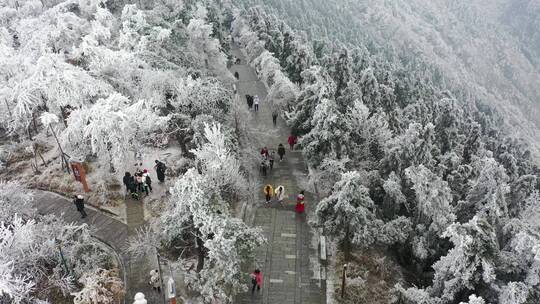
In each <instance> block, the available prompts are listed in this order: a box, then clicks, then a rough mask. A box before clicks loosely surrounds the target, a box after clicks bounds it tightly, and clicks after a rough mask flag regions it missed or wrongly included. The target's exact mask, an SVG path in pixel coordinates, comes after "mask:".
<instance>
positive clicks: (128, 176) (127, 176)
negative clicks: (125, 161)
mask: <svg viewBox="0 0 540 304" xmlns="http://www.w3.org/2000/svg"><path fill="white" fill-rule="evenodd" d="M132 179H133V178H132V177H131V173H129V172H126V174H124V178H123V179H122V182H123V183H124V185H125V186H126V192H129V183H130V182H131V180H132Z"/></svg>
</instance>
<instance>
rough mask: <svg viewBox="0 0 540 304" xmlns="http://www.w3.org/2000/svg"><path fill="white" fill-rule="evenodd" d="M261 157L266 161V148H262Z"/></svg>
mask: <svg viewBox="0 0 540 304" xmlns="http://www.w3.org/2000/svg"><path fill="white" fill-rule="evenodd" d="M261 156H262V157H264V158H265V159H268V148H267V147H264V148H262V149H261Z"/></svg>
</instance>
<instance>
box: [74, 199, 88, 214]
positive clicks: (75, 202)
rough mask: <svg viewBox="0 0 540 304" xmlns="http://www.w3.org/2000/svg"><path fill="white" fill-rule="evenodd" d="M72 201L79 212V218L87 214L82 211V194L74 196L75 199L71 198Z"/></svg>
mask: <svg viewBox="0 0 540 304" xmlns="http://www.w3.org/2000/svg"><path fill="white" fill-rule="evenodd" d="M73 203H74V204H75V207H77V211H79V212H80V213H81V218H85V217H87V216H88V215H87V214H86V212H85V211H84V197H83V196H82V195H77V196H75V200H73Z"/></svg>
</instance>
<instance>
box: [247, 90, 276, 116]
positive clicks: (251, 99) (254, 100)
mask: <svg viewBox="0 0 540 304" xmlns="http://www.w3.org/2000/svg"><path fill="white" fill-rule="evenodd" d="M246 102H247V105H248V108H249V110H252V109H253V111H255V112H258V111H259V104H260V102H261V100H260V99H259V95H255V96H251V95H246ZM276 119H277V116H276Z"/></svg>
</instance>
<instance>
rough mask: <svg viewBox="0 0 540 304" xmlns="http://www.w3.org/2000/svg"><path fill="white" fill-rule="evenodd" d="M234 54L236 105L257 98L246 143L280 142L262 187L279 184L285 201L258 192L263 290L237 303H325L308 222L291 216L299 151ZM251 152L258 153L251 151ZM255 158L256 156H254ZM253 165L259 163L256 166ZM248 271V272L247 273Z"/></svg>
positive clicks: (299, 182) (300, 168)
mask: <svg viewBox="0 0 540 304" xmlns="http://www.w3.org/2000/svg"><path fill="white" fill-rule="evenodd" d="M232 53H233V54H234V55H235V56H236V57H238V58H241V59H242V60H241V64H239V65H233V66H232V67H231V68H230V69H231V72H233V73H234V72H238V73H239V75H240V79H239V81H238V82H237V90H238V95H239V96H240V97H239V98H238V99H237V102H239V103H240V106H245V107H247V103H246V100H245V95H246V94H249V95H256V94H257V95H259V97H260V99H261V103H260V106H259V108H260V110H259V112H257V113H255V112H250V117H249V122H248V125H247V128H248V135H247V136H248V140H247V142H248V143H249V145H250V146H252V147H253V148H254V149H257V150H260V148H262V147H263V146H267V147H268V148H269V149H270V150H276V157H277V147H278V144H279V143H282V144H283V145H284V146H285V147H286V148H287V153H286V154H285V159H284V161H283V162H280V161H279V158H278V159H277V160H276V161H275V164H274V169H273V171H272V172H270V173H269V175H268V176H267V177H265V178H263V177H261V179H262V184H263V185H266V184H272V185H273V186H274V187H275V186H277V185H283V186H284V187H285V192H286V194H287V198H286V199H285V204H284V206H281V205H279V204H278V203H276V202H272V203H271V204H268V205H267V204H264V203H263V202H264V197H263V191H262V190H263V189H262V188H261V189H260V192H259V201H258V202H253V204H256V205H257V206H256V207H255V208H254V211H255V212H254V214H253V219H254V221H253V225H254V226H259V227H261V228H262V229H263V231H264V235H265V237H266V238H267V240H268V243H267V245H265V246H263V247H261V248H259V250H258V251H257V259H256V266H255V267H258V268H259V269H261V271H262V273H263V288H262V291H261V293H257V292H256V293H255V295H252V294H251V292H248V293H245V294H241V295H239V296H238V297H237V299H236V303H238V304H244V303H245V304H247V303H263V304H274V303H276V304H289V303H290V304H298V303H310V304H311V303H313V304H319V303H321V304H324V303H326V295H325V292H324V288H321V283H322V282H321V281H320V279H319V278H320V275H319V274H320V269H319V266H318V254H317V242H316V241H313V240H314V239H315V240H316V238H314V235H313V233H312V231H311V228H310V227H309V225H308V224H307V221H306V215H305V214H303V215H297V214H296V213H295V212H294V206H295V203H296V202H295V198H296V195H297V194H298V193H299V191H301V190H307V189H308V187H307V182H306V176H307V168H306V165H305V162H304V160H303V157H302V154H301V153H300V151H290V150H289V147H288V145H287V137H288V136H289V129H288V127H287V126H286V124H285V122H284V121H283V120H282V119H279V120H278V124H277V127H274V126H273V124H272V117H271V113H272V106H273V105H272V103H271V102H269V101H267V100H266V88H265V86H264V84H263V83H262V82H260V81H258V79H257V76H256V74H255V71H254V70H253V69H252V68H251V67H249V66H247V65H245V63H246V62H245V60H244V56H243V55H242V53H241V52H240V50H239V49H238V48H234V47H233V48H232ZM254 153H255V154H257V153H258V151H254ZM256 156H257V155H255V157H256ZM256 159H258V158H256ZM253 165H254V166H257V165H258V163H254V164H253ZM313 198H314V195H313V194H312V193H309V192H306V204H307V208H306V210H307V213H308V216H309V212H310V211H312V210H313V205H314V203H315V201H314V199H313ZM248 271H252V269H249V270H248Z"/></svg>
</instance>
